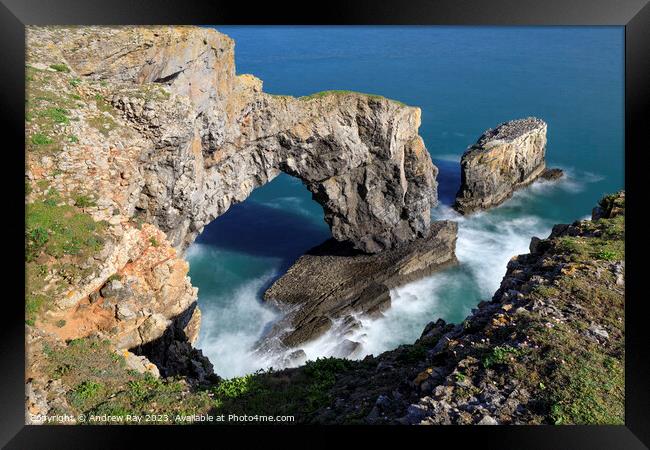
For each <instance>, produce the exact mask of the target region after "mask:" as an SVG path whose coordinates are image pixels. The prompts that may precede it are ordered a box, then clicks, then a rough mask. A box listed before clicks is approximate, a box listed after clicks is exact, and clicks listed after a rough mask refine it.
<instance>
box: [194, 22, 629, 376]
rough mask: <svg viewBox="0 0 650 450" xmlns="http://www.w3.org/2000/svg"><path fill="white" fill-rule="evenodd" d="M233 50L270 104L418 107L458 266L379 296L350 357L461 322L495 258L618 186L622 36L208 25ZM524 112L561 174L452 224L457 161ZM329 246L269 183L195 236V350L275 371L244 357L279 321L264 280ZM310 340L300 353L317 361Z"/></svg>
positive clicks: (303, 206)
mask: <svg viewBox="0 0 650 450" xmlns="http://www.w3.org/2000/svg"><path fill="white" fill-rule="evenodd" d="M215 28H217V29H218V30H219V31H221V32H224V33H226V34H227V35H229V36H230V37H232V38H233V39H234V40H235V43H236V46H235V55H236V64H237V72H238V73H240V74H241V73H252V74H254V75H256V76H257V77H259V78H261V79H262V80H263V81H264V90H265V91H266V92H269V93H273V94H287V95H295V96H300V95H307V94H311V93H313V92H317V91H322V90H328V89H345V90H355V91H361V92H366V93H373V94H380V95H383V96H386V97H390V98H394V99H397V100H400V101H402V102H404V103H407V104H409V105H416V106H419V107H420V108H421V109H422V125H421V127H420V135H421V136H422V137H423V138H424V141H425V143H426V146H427V148H428V150H429V152H430V153H431V156H432V158H433V161H434V164H436V165H437V166H438V168H439V169H440V174H439V176H438V182H439V197H440V206H439V207H438V208H436V209H435V210H434V211H433V212H432V214H433V216H434V217H436V218H451V219H453V220H458V222H459V228H460V229H459V235H458V243H457V256H458V258H459V261H460V264H459V266H458V267H455V268H451V269H448V270H445V271H443V272H440V273H437V274H435V275H433V276H431V277H429V278H425V279H422V280H419V281H417V282H414V283H411V284H409V285H406V286H403V287H400V288H398V289H395V290H394V291H392V292H391V297H392V302H393V307H392V308H391V309H390V310H389V311H388V312H387V313H386V316H385V317H384V318H382V319H379V320H376V321H374V322H367V321H366V322H364V331H363V333H364V335H362V336H361V335H360V336H357V337H356V338H357V339H359V340H361V341H362V342H363V344H364V352H365V353H364V354H368V353H373V354H377V353H379V352H382V351H384V350H388V349H391V348H394V347H396V346H397V345H399V344H403V343H410V342H412V341H413V340H415V339H416V338H417V337H419V335H420V333H421V332H422V329H423V328H424V326H425V325H426V324H427V323H428V322H430V321H432V320H436V319H437V318H443V319H444V320H446V321H450V322H459V321H462V320H463V319H464V318H465V317H466V316H467V315H468V314H469V313H470V312H471V309H472V308H473V307H475V305H476V304H477V303H478V302H479V301H481V300H485V299H489V298H490V297H491V296H492V294H493V293H494V291H495V290H496V289H497V288H498V286H499V283H500V281H501V278H502V276H503V275H504V273H505V270H506V264H507V262H508V260H509V259H510V258H511V257H512V256H513V255H516V254H520V253H526V252H527V251H528V244H529V242H530V238H531V237H532V236H540V237H545V236H547V235H548V233H549V232H550V230H551V227H552V226H553V224H555V223H568V222H571V221H573V220H575V219H581V218H584V217H587V216H588V215H589V214H590V212H591V208H592V207H593V206H594V205H595V204H596V202H597V200H598V199H599V198H600V197H601V196H602V195H603V194H606V193H610V192H612V191H615V190H618V189H621V188H623V185H624V171H623V165H624V103H623V101H624V95H623V94H624V72H623V70H624V30H623V28H622V27H433V26H431V27H428V26H427V27H386V26H378V27H365V26H359V27H338V26H332V27H321V26H319V27H277V26H269V27H248V26H241V27H232V26H227V27H215ZM527 116H537V117H539V118H542V119H543V120H545V121H546V122H547V123H548V146H547V165H548V166H549V167H561V168H562V169H564V170H565V173H566V175H567V176H566V177H565V178H564V179H563V180H562V181H560V182H558V183H555V184H550V183H541V182H540V183H535V184H533V185H531V186H530V187H528V188H526V189H524V190H522V191H519V192H518V193H517V194H516V195H515V196H514V197H513V198H512V199H511V200H509V201H508V202H506V203H505V204H503V205H502V206H501V207H499V208H496V209H493V210H491V211H489V212H485V213H480V214H477V215H473V216H470V217H467V218H463V217H461V216H459V215H457V214H456V213H455V212H454V211H453V210H451V209H450V205H451V204H452V202H453V197H454V195H455V193H456V191H457V189H458V186H459V183H460V169H459V160H460V156H461V155H462V153H463V151H464V150H465V149H466V148H467V146H469V145H471V144H472V143H474V142H475V141H476V139H477V138H478V137H479V136H480V135H481V133H483V131H485V130H486V129H488V128H492V127H494V126H496V125H497V124H499V123H501V122H503V121H506V120H511V119H516V118H522V117H527ZM328 237H329V229H328V227H327V225H326V224H325V222H324V220H323V211H322V209H321V207H320V206H319V205H318V204H317V203H316V202H314V201H313V200H312V199H311V194H310V193H309V191H307V189H306V188H305V187H304V186H303V185H302V184H301V182H300V181H299V180H297V179H294V178H291V177H289V176H287V175H281V176H279V177H278V178H276V179H275V180H273V181H272V182H271V183H269V184H267V185H265V186H263V187H261V188H258V189H257V190H255V191H254V192H253V194H252V195H251V196H250V197H249V198H248V199H247V200H246V201H245V202H243V203H240V204H237V205H234V206H233V207H231V209H230V210H229V211H228V212H227V213H226V214H224V215H223V216H221V217H219V218H218V219H216V220H215V221H214V222H213V223H211V224H210V225H208V226H207V227H206V228H205V230H204V232H203V233H202V234H201V236H199V237H198V239H197V240H196V242H195V243H194V244H193V245H192V246H191V247H190V248H189V249H188V251H187V258H188V260H189V262H190V276H191V278H192V283H193V284H194V285H195V286H197V287H198V288H199V305H200V307H201V309H202V311H203V324H202V328H201V335H200V338H199V342H198V347H199V348H202V349H203V351H204V353H205V354H207V356H209V357H210V360H211V361H212V363H213V364H214V366H215V371H216V372H217V373H218V374H219V375H221V376H225V377H231V376H237V375H242V374H244V373H248V372H254V371H255V370H257V369H260V368H265V367H269V366H274V367H277V361H274V360H273V359H272V358H271V359H260V358H259V357H256V356H254V355H252V354H251V353H250V352H249V350H250V348H251V346H252V345H253V344H254V343H255V342H256V340H257V339H259V338H260V337H261V336H262V335H263V333H264V331H265V329H266V328H267V327H268V326H269V324H270V323H272V322H273V321H274V320H277V319H278V317H279V313H278V312H277V311H275V310H274V309H272V308H270V307H268V306H266V305H264V304H262V301H261V294H262V293H263V290H264V289H265V288H266V287H267V286H268V284H269V283H270V282H271V281H272V280H273V279H275V278H276V277H277V276H278V275H281V274H282V272H283V271H284V270H286V268H287V267H288V266H290V265H291V263H292V262H293V261H294V260H295V259H296V258H297V257H299V256H300V255H301V254H302V253H304V252H305V251H306V250H308V249H309V248H311V247H313V246H315V245H317V244H319V243H321V242H322V241H324V240H325V239H327V238H328ZM331 346H332V340H331V339H330V338H329V336H325V337H323V338H321V339H319V340H317V341H315V342H312V343H309V344H308V345H306V346H305V347H304V350H305V351H306V352H307V355H308V357H309V358H310V359H314V358H316V357H318V356H324V355H327V353H328V350H329V349H330V348H331Z"/></svg>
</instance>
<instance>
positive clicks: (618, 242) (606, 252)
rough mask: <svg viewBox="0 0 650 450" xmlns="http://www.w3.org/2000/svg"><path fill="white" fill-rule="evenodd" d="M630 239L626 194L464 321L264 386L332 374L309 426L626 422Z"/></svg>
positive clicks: (516, 260)
mask: <svg viewBox="0 0 650 450" xmlns="http://www.w3.org/2000/svg"><path fill="white" fill-rule="evenodd" d="M624 244H625V194H624V193H618V194H613V195H611V196H607V197H605V198H604V199H603V200H602V201H601V202H600V204H599V206H598V207H597V208H596V209H595V211H594V214H593V216H592V220H582V221H576V222H574V223H572V224H560V225H556V226H555V227H554V228H553V231H552V232H551V234H550V235H549V236H548V237H547V238H546V239H533V242H531V252H530V253H528V254H523V255H519V256H515V257H513V258H512V259H511V261H510V262H509V263H508V267H507V272H506V274H505V276H504V277H503V280H502V282H501V286H500V288H499V289H498V290H497V292H496V293H495V294H494V296H493V298H492V299H491V300H489V301H483V302H481V303H479V304H478V306H477V308H475V309H474V310H472V313H471V314H470V315H469V316H468V317H467V318H466V319H465V320H464V321H463V322H461V323H458V324H447V323H445V322H444V321H443V320H437V321H435V322H431V323H429V324H428V325H427V326H426V327H425V329H424V330H423V332H422V335H421V337H420V338H419V339H418V340H417V341H415V342H414V343H413V344H411V345H402V346H399V347H398V348H396V349H394V350H391V351H387V352H384V353H382V354H380V355H377V356H366V357H365V358H363V359H362V360H360V361H341V360H338V361H331V360H330V361H328V360H321V362H320V364H319V363H318V362H315V363H314V362H312V363H311V365H310V364H307V365H306V366H303V367H298V368H295V369H286V370H284V371H280V372H272V373H268V374H261V375H259V376H257V377H256V378H255V381H256V382H257V383H260V384H261V385H263V386H269V387H272V389H274V391H276V392H279V393H282V392H286V393H287V395H289V393H294V392H297V391H298V392H299V390H297V386H299V385H300V383H309V382H310V378H309V376H310V374H311V373H318V374H319V377H318V378H316V379H315V381H314V382H315V383H322V380H323V379H325V378H326V376H324V375H323V374H327V379H329V380H330V382H329V384H328V385H327V386H328V387H327V396H325V398H326V399H327V400H326V401H324V402H323V403H322V404H321V406H320V407H319V408H318V409H317V410H316V411H314V410H313V409H311V408H309V407H306V408H304V409H303V410H302V413H297V415H296V417H297V421H298V422H303V423H320V424H323V423H328V424H329V423H334V424H344V423H364V424H437V425H443V424H445V425H447V424H459V425H460V424H473V425H496V424H529V425H530V424H560V423H561V424H588V423H590V424H596V423H599V424H610V425H612V424H622V423H623V419H624V404H625V403H624V393H625V377H624V362H625V348H624V338H625V325H624V314H625V308H624V306H625V302H624V299H625V262H624V259H625V253H624V251H625V245H624ZM315 366H317V369H318V372H316V369H314V367H315ZM305 380H306V381H305ZM319 386H322V385H319ZM307 392H312V391H307ZM278 397H280V398H282V395H279V394H278ZM247 401H251V400H250V399H247ZM292 402H293V403H292V405H300V404H301V403H300V398H299V397H296V396H293V397H292ZM228 407H229V408H233V404H229V405H228ZM267 408H268V411H269V412H270V411H273V410H274V408H277V405H268V407H267Z"/></svg>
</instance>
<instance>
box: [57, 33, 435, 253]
mask: <svg viewBox="0 0 650 450" xmlns="http://www.w3.org/2000/svg"><path fill="white" fill-rule="evenodd" d="M84 30H85V31H83V32H81V31H77V32H71V33H69V34H65V39H66V40H65V43H64V46H63V48H64V54H65V57H66V59H67V60H68V61H69V62H70V63H71V65H72V66H73V68H74V69H75V70H77V71H78V72H79V73H80V74H81V75H85V76H88V77H91V78H94V79H101V80H110V81H111V82H119V83H121V84H122V85H123V87H122V88H121V89H118V90H116V92H114V94H113V96H112V97H111V102H112V104H113V106H115V107H116V108H118V109H120V110H122V111H123V112H124V115H125V118H126V119H127V120H129V121H132V122H134V123H135V124H137V126H138V128H140V129H141V131H143V132H144V133H145V134H146V135H148V136H150V137H152V138H153V141H154V148H153V149H152V150H151V152H150V153H149V154H148V155H146V156H145V157H144V158H143V160H144V163H145V164H144V167H143V168H144V174H143V175H144V179H145V186H144V188H143V190H142V194H141V197H140V202H139V204H138V205H136V207H137V208H138V209H139V210H142V211H144V212H146V214H147V219H148V221H150V222H152V223H154V224H156V225H158V226H159V227H160V228H161V229H162V230H163V231H165V232H166V233H167V234H168V236H169V237H170V239H171V241H172V242H173V243H174V245H175V246H176V247H177V248H179V249H184V248H185V247H186V246H187V245H189V244H190V243H191V242H192V241H193V240H194V238H195V237H196V235H197V234H198V233H200V231H201V230H202V228H203V227H204V226H205V225H206V224H208V223H209V222H211V221H212V220H213V219H214V218H216V217H218V216H219V215H221V214H223V213H224V212H225V211H226V210H227V209H228V208H229V207H230V206H231V205H232V204H233V203H237V202H240V201H242V200H244V199H245V198H246V197H247V196H248V195H249V194H250V192H251V191H252V190H253V189H254V188H256V187H258V186H261V185H263V184H265V183H267V182H268V181H270V180H271V179H273V178H274V177H275V176H277V175H278V174H279V173H280V172H281V171H283V172H286V173H288V174H290V175H293V176H296V177H298V178H300V179H301V180H302V181H303V182H304V183H305V185H306V186H307V188H308V189H309V190H310V191H311V192H312V193H313V195H314V199H315V200H316V201H317V202H319V203H320V204H321V205H322V206H323V209H324V211H325V218H326V220H327V222H328V224H329V225H330V227H331V229H332V235H333V236H334V238H335V239H337V240H341V241H350V242H352V243H353V245H354V246H355V247H356V248H357V249H360V250H362V251H364V252H369V253H375V252H378V251H381V250H384V249H388V248H393V247H395V246H396V245H399V244H401V243H405V242H408V241H411V240H413V239H416V238H418V237H422V236H424V235H426V233H427V231H428V227H429V225H430V215H429V211H430V209H431V207H433V206H435V205H436V203H437V196H436V187H437V185H436V181H435V177H436V174H437V169H436V168H435V166H433V164H432V162H431V159H430V157H429V154H428V152H427V151H426V149H425V147H424V143H423V141H422V139H421V138H420V136H418V133H417V130H418V127H419V125H420V110H419V108H414V107H408V106H405V105H402V104H400V103H397V102H394V101H391V100H388V99H385V98H382V97H378V96H369V95H363V94H357V93H340V92H332V93H330V94H329V95H316V96H313V97H308V98H299V99H297V98H293V97H288V96H274V95H269V94H265V93H263V92H262V82H261V81H260V80H259V79H257V78H255V77H253V76H251V75H240V76H237V75H236V74H235V67H234V63H233V58H234V51H233V46H234V44H233V41H232V40H231V39H230V38H228V37H226V36H224V35H222V34H220V33H217V32H216V31H214V30H210V29H199V28H192V27H190V28H186V27H153V28H150V27H138V28H120V29H110V28H99V29H98V30H96V29H94V28H93V29H84ZM118 50H119V51H118ZM146 83H159V84H161V85H164V86H166V87H167V88H168V90H169V92H170V93H172V96H171V98H170V99H169V100H167V101H159V102H153V101H147V100H145V99H142V98H137V97H135V96H134V95H133V93H130V92H129V90H130V88H129V85H131V86H133V85H142V84H146Z"/></svg>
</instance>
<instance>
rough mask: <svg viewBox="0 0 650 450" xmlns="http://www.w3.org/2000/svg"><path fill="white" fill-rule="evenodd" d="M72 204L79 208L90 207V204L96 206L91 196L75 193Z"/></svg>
mask: <svg viewBox="0 0 650 450" xmlns="http://www.w3.org/2000/svg"><path fill="white" fill-rule="evenodd" d="M74 204H75V206H77V207H79V208H88V207H91V206H97V203H96V202H95V200H94V199H93V198H92V197H91V196H89V195H85V194H77V195H75V196H74Z"/></svg>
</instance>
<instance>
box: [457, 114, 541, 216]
mask: <svg viewBox="0 0 650 450" xmlns="http://www.w3.org/2000/svg"><path fill="white" fill-rule="evenodd" d="M546 128H547V126H546V123H545V122H544V121H542V120H540V119H537V118H534V117H529V118H526V119H519V120H513V121H510V122H505V123H502V124H501V125H499V126H497V127H496V128H494V129H490V130H488V131H486V132H485V133H483V135H482V136H481V137H480V138H479V139H478V141H476V143H475V144H474V145H472V146H471V147H470V148H469V149H468V150H467V151H466V152H465V153H463V156H462V158H461V161H460V165H461V186H460V189H459V190H458V193H457V194H456V203H455V205H454V207H455V208H456V210H457V211H458V212H460V213H462V214H467V213H470V212H472V211H475V210H480V209H488V208H490V207H492V206H496V205H499V204H500V203H502V202H503V201H504V200H506V199H508V198H510V196H512V193H513V192H514V191H515V190H516V189H518V188H520V187H523V186H526V185H528V184H530V183H532V182H533V181H534V180H535V179H537V178H538V177H539V176H540V175H542V174H543V173H544V170H545V167H546V163H545V160H544V157H545V153H546Z"/></svg>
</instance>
